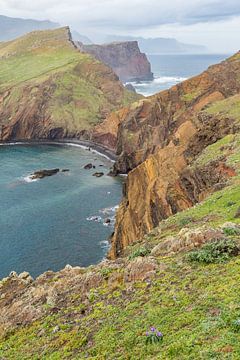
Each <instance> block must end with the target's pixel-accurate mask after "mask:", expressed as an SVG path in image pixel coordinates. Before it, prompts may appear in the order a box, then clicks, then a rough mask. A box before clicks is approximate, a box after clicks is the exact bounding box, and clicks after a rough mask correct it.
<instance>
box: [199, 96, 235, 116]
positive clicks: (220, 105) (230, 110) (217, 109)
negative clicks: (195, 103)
mask: <svg viewBox="0 0 240 360" xmlns="http://www.w3.org/2000/svg"><path fill="white" fill-rule="evenodd" d="M205 112H206V113H207V114H210V115H212V114H214V115H216V114H217V115H220V116H221V117H222V118H225V117H227V116H228V117H230V118H233V119H235V120H236V121H237V122H239V121H240V96H239V95H235V96H232V97H230V98H227V99H225V100H221V101H217V102H215V103H213V104H212V105H210V106H209V107H208V108H207V109H206V110H205Z"/></svg>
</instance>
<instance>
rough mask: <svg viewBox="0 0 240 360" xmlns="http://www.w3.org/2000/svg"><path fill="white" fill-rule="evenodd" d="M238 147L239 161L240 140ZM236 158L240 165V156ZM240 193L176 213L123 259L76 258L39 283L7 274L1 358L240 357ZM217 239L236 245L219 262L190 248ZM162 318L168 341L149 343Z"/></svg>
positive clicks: (0, 305)
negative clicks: (81, 263) (93, 262)
mask: <svg viewBox="0 0 240 360" xmlns="http://www.w3.org/2000/svg"><path fill="white" fill-rule="evenodd" d="M208 150H209V154H211V153H212V150H213V149H210V148H209V149H208ZM235 150H236V152H235V153H234V157H236V156H237V158H238V160H239V157H240V153H239V142H238V150H237V149H236V148H235ZM202 160H203V159H202ZM231 161H233V159H231ZM236 165H237V167H236V171H237V168H238V171H239V161H238V162H236ZM238 181H239V180H238ZM239 201H240V193H239V191H236V189H235V190H233V188H232V189H231V190H230V191H229V189H228V191H220V192H217V193H216V194H214V195H213V196H212V197H210V198H209V200H208V201H206V202H205V203H203V204H202V205H201V206H199V207H197V208H195V209H192V210H191V211H190V212H188V211H187V212H182V213H181V214H178V215H176V216H173V217H170V218H169V219H168V220H166V221H165V222H163V223H162V224H161V226H160V227H159V228H157V229H156V230H155V232H152V233H151V234H150V235H149V236H148V237H146V238H145V239H143V244H142V245H141V247H140V246H139V244H137V245H136V246H135V247H129V248H128V249H127V253H128V255H129V257H125V258H123V259H118V260H117V261H104V262H102V263H101V264H99V265H98V266H95V267H90V268H87V269H84V268H79V267H76V268H71V267H70V266H67V267H66V268H65V269H63V270H62V271H60V272H58V273H53V272H51V271H49V272H47V273H45V274H43V275H41V276H39V277H38V278H37V279H36V280H34V281H33V279H31V277H30V276H29V274H27V273H23V274H20V275H19V276H18V275H17V274H16V273H12V274H11V275H10V276H9V277H8V278H5V279H3V280H2V281H1V282H0V292H1V298H0V312H1V317H0V356H1V357H2V358H4V359H9V360H16V359H21V360H27V359H34V358H43V359H59V360H60V359H85V358H88V359H96V360H102V359H109V360H114V359H121V360H125V359H131V360H133V359H139V360H153V359H156V360H157V359H160V358H161V359H164V360H176V359H179V360H180V359H181V360H188V359H196V360H198V359H199V360H201V359H206V360H207V359H208V360H210V359H211V360H212V359H226V360H227V359H238V358H239V356H240V346H239V340H240V329H239V305H238V304H239V296H238V294H239V291H240V275H239V263H240V256H239V244H240V226H239V221H240V220H239V215H238V218H236V213H237V212H238V214H239V211H238V204H239ZM230 202H231V204H230ZM216 218H217V221H216ZM214 219H215V222H214ZM207 220H208V221H209V223H208V224H207ZM225 221H228V222H227V223H225V224H224V222H225ZM229 221H231V222H230V223H229ZM232 221H234V223H233V222H232ZM203 224H205V226H203ZM216 241H217V242H218V243H220V244H228V245H227V246H226V245H225V246H226V249H228V247H229V249H230V250H231V249H234V252H231V251H230V252H229V253H227V250H225V253H224V252H223V254H222V257H220V256H219V258H216V259H215V261H214V260H213V259H212V260H211V257H210V261H209V263H208V262H206V263H205V262H204V261H203V262H201V261H199V262H198V261H195V262H194V261H189V255H188V256H186V255H187V253H188V252H189V250H191V249H194V250H196V251H197V253H198V254H200V253H201V251H205V252H206V251H207V250H206V249H205V250H204V243H205V244H209V245H211V244H216ZM212 246H213V245H212ZM215 246H216V245H215ZM209 249H212V247H210V248H209V247H208V253H206V254H207V255H208V257H209V256H210V255H211V250H209ZM152 326H154V327H156V328H157V329H158V330H159V331H161V332H162V334H163V340H162V341H161V342H159V343H156V344H146V331H150V327H152ZM150 333H151V331H150Z"/></svg>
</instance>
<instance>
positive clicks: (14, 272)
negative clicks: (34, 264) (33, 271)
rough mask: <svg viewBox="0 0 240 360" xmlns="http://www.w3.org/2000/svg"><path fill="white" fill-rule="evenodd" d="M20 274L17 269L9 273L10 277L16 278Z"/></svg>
mask: <svg viewBox="0 0 240 360" xmlns="http://www.w3.org/2000/svg"><path fill="white" fill-rule="evenodd" d="M17 276H18V274H17V273H16V271H11V272H10V274H9V277H10V278H16V277H17Z"/></svg>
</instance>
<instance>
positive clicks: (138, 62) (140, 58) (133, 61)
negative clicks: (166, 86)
mask: <svg viewBox="0 0 240 360" xmlns="http://www.w3.org/2000/svg"><path fill="white" fill-rule="evenodd" d="M78 46H79V47H80V49H81V50H82V51H85V52H86V53H89V54H91V55H93V56H94V57H95V58H96V59H98V60H100V61H102V62H103V63H104V64H106V65H108V66H110V67H111V68H112V69H113V70H114V71H115V73H116V74H117V75H118V76H119V78H120V80H121V81H123V82H127V81H142V80H152V79H153V74H152V72H151V65H150V62H149V61H148V59H147V56H146V55H145V54H143V53H141V52H140V50H139V47H138V43H137V41H126V42H116V43H110V44H104V45H83V44H81V43H78Z"/></svg>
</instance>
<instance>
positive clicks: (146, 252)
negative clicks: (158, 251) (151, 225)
mask: <svg viewBox="0 0 240 360" xmlns="http://www.w3.org/2000/svg"><path fill="white" fill-rule="evenodd" d="M150 252H151V251H150V250H149V249H147V248H146V247H140V248H138V249H137V250H135V251H134V252H133V253H132V254H131V255H130V256H129V260H132V259H134V258H136V257H138V256H142V257H144V256H147V255H149V254H150Z"/></svg>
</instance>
